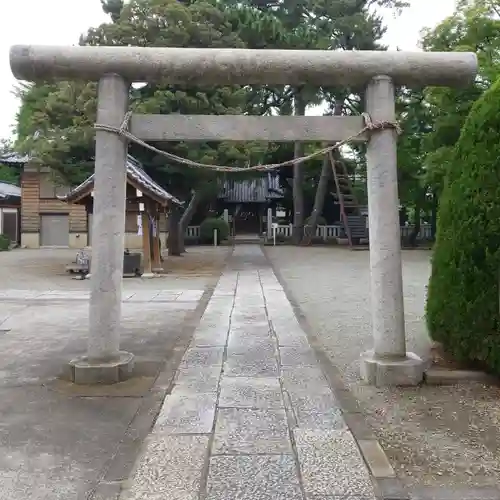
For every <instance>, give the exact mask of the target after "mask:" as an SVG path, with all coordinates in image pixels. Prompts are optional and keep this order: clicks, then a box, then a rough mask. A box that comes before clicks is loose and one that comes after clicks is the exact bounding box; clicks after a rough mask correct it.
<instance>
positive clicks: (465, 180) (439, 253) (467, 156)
mask: <svg viewBox="0 0 500 500" xmlns="http://www.w3.org/2000/svg"><path fill="white" fill-rule="evenodd" d="M499 279H500V81H498V82H497V83H496V84H495V85H493V86H492V87H491V88H490V89H489V90H488V91H487V92H486V93H485V94H484V95H483V96H482V97H481V98H480V99H479V100H478V101H477V102H476V103H475V105H474V107H473V108H472V110H471V113H470V115H469V117H468V118H467V121H466V123H465V125H464V128H463V129H462V134H461V137H460V139H459V141H458V143H457V146H456V150H455V158H454V162H453V165H452V167H451V168H450V171H449V172H448V178H447V182H446V187H445V189H444V192H443V194H442V197H441V200H440V207H439V215H438V231H437V238H436V244H435V247H434V255H433V260H432V275H431V279H430V282H429V290H428V299H427V324H428V327H429V332H430V334H431V337H432V338H433V339H434V340H436V341H438V342H441V343H442V344H443V347H444V349H445V351H446V352H448V353H449V354H451V355H453V356H454V357H455V359H457V360H458V361H466V362H472V363H478V364H480V365H481V366H482V367H484V368H485V369H487V370H488V371H490V372H492V373H495V374H497V375H500V325H499V320H500V312H499V309H500V295H499V292H500V290H499Z"/></svg>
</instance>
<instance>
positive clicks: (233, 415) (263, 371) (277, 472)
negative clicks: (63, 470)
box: [120, 245, 374, 500]
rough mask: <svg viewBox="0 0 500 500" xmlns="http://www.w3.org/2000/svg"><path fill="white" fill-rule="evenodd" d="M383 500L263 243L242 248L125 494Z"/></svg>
mask: <svg viewBox="0 0 500 500" xmlns="http://www.w3.org/2000/svg"><path fill="white" fill-rule="evenodd" d="M198 498H203V499H207V500H225V499H227V500H233V499H238V500H265V499H269V500H270V499H273V500H274V499H275V500H299V499H300V500H327V499H330V500H333V499H336V500H343V499H348V498H349V499H353V498H356V499H357V500H368V499H374V489H373V486H372V481H371V477H370V474H369V471H368V468H367V466H366V465H365V463H364V461H363V458H362V455H361V453H360V450H359V448H358V445H357V443H356V441H355V439H354V437H353V435H352V434H351V432H350V430H349V429H348V427H347V425H346V423H345V420H344V418H343V415H342V411H341V407H340V405H339V403H338V401H337V399H336V398H335V395H334V394H333V393H332V390H331V388H330V386H329V385H328V383H327V380H326V378H325V376H324V374H323V372H322V368H321V366H320V364H319V362H318V361H317V358H316V356H315V351H314V350H313V349H312V348H311V347H310V345H309V342H308V338H307V336H306V334H305V333H304V331H303V329H302V328H301V326H300V324H299V323H298V321H297V319H296V317H295V314H294V310H293V308H292V306H291V304H290V303H289V301H288V299H287V297H286V295H285V293H284V291H283V289H282V287H281V285H280V284H279V282H278V281H277V279H276V277H275V275H274V273H273V271H272V270H271V268H270V266H269V264H268V262H267V260H266V259H265V257H264V255H263V253H262V250H261V249H260V247H258V246H256V245H237V246H236V247H235V249H234V253H233V256H232V258H231V260H230V262H229V265H228V267H227V269H226V270H225V271H224V273H223V275H222V277H221V279H220V281H219V283H218V285H217V287H216V289H215V291H214V294H213V296H212V298H211V300H210V302H209V304H208V306H207V309H206V310H205V313H204V314H203V317H202V319H201V322H200V324H199V325H198V327H197V329H196V330H195V333H194V337H193V340H192V342H191V344H190V346H189V348H188V349H187V351H186V353H185V355H184V357H183V359H182V361H181V364H180V366H179V369H178V371H177V375H176V379H175V385H174V386H173V390H172V391H171V393H170V394H169V395H168V396H167V397H166V399H165V401H164V403H163V406H162V408H161V410H160V413H159V415H158V418H157V420H156V423H155V426H154V428H153V430H152V433H151V434H150V436H149V437H148V439H147V440H146V442H145V444H144V446H143V450H142V453H141V455H140V457H139V459H138V461H137V463H136V467H135V469H134V473H133V474H132V475H131V477H130V479H129V481H128V482H127V483H126V484H125V487H124V489H123V491H122V493H121V496H120V499H121V500H143V499H144V500H146V499H147V500H160V499H162V500H188V499H189V500H190V499H193V500H195V499H196V500H197V499H198Z"/></svg>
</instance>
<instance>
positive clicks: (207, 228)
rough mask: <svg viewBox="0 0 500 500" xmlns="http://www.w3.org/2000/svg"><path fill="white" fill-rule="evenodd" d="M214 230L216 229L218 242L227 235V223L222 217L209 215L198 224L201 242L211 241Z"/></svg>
mask: <svg viewBox="0 0 500 500" xmlns="http://www.w3.org/2000/svg"><path fill="white" fill-rule="evenodd" d="M214 230H217V233H218V238H219V242H220V241H222V240H226V239H227V237H228V236H229V224H228V223H227V222H226V221H225V220H224V219H217V218H215V217H209V218H207V219H205V220H204V221H203V222H202V223H201V224H200V241H201V243H213V241H214Z"/></svg>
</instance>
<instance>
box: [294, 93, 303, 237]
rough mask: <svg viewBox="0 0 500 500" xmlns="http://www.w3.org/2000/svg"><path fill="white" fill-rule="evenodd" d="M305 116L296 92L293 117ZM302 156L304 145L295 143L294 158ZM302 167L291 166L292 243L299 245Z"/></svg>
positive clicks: (299, 96)
mask: <svg viewBox="0 0 500 500" xmlns="http://www.w3.org/2000/svg"><path fill="white" fill-rule="evenodd" d="M305 114H306V103H305V101H304V99H303V97H302V96H301V94H300V91H298V92H297V94H296V96H295V116H304V115H305ZM301 156H304V143H303V142H296V143H295V147H294V154H293V157H294V158H300V157H301ZM303 184H304V165H303V164H302V163H301V164H299V165H294V166H293V229H292V241H293V243H294V244H295V245H299V244H300V242H301V241H302V236H303V234H304V190H303Z"/></svg>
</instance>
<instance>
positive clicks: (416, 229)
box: [408, 200, 422, 247]
mask: <svg viewBox="0 0 500 500" xmlns="http://www.w3.org/2000/svg"><path fill="white" fill-rule="evenodd" d="M421 216H422V201H421V200H417V202H416V203H415V215H414V220H413V229H412V231H411V233H410V236H409V238H408V243H409V244H410V246H411V247H416V246H417V238H418V233H420V228H421V224H420V221H421Z"/></svg>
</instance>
